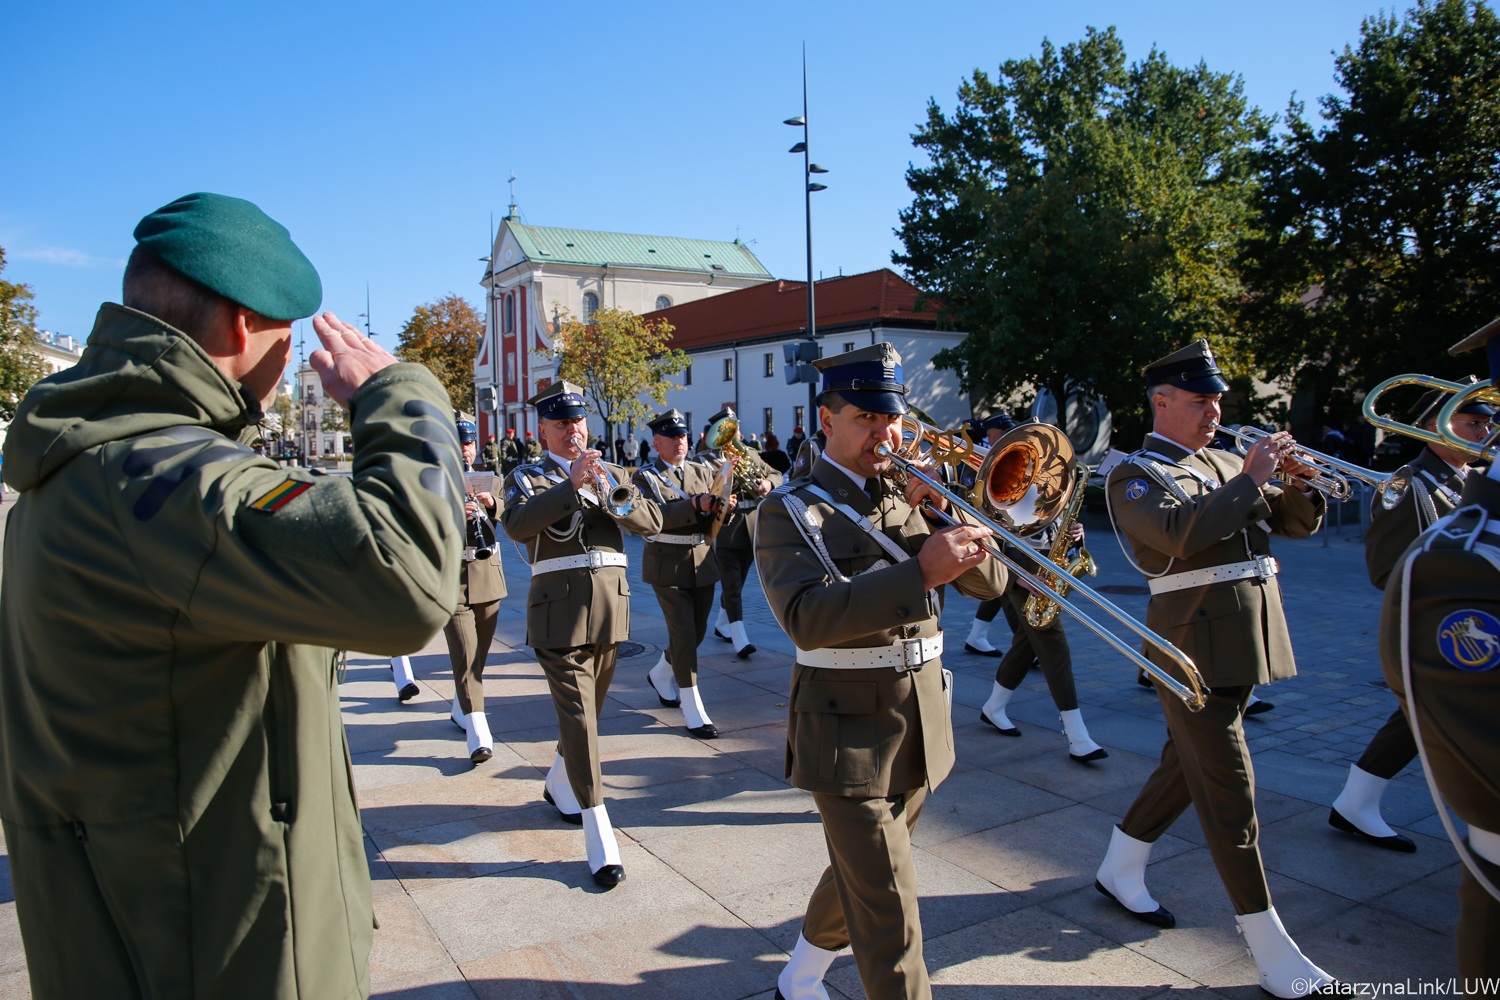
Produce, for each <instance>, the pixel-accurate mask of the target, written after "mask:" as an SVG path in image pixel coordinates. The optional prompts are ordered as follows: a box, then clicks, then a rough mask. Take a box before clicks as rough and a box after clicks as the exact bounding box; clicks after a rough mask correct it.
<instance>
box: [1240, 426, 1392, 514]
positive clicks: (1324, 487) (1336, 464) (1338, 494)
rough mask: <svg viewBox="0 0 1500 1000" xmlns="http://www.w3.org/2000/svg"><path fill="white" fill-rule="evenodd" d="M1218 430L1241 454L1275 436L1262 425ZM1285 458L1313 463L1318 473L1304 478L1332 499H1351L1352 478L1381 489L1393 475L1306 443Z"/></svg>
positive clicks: (1352, 489)
mask: <svg viewBox="0 0 1500 1000" xmlns="http://www.w3.org/2000/svg"><path fill="white" fill-rule="evenodd" d="M1214 430H1215V431H1216V432H1218V433H1220V434H1227V435H1229V436H1230V437H1232V438H1234V440H1235V451H1237V452H1239V453H1240V454H1241V455H1243V454H1245V452H1247V451H1249V450H1250V448H1252V447H1253V446H1254V445H1255V444H1257V443H1258V442H1260V441H1261V440H1263V439H1264V438H1268V437H1270V436H1271V433H1270V431H1263V430H1261V429H1260V428H1259V427H1250V426H1248V425H1247V426H1244V427H1240V428H1238V429H1236V428H1233V427H1225V426H1223V425H1222V424H1215V425H1214ZM1282 457H1283V458H1286V457H1291V458H1294V459H1296V460H1297V461H1299V462H1301V463H1302V464H1303V465H1308V466H1311V467H1312V468H1313V469H1314V470H1316V475H1314V476H1312V477H1311V478H1309V479H1306V480H1304V482H1306V483H1307V485H1308V486H1311V487H1312V488H1313V489H1315V490H1317V491H1318V492H1319V493H1322V494H1323V495H1324V496H1326V497H1328V499H1330V500H1348V499H1349V498H1350V497H1352V496H1354V487H1353V486H1351V485H1349V480H1351V479H1357V480H1359V481H1360V482H1362V483H1365V484H1367V485H1370V486H1374V487H1376V488H1377V489H1378V488H1379V487H1380V486H1381V485H1382V484H1384V483H1385V481H1386V480H1387V479H1389V478H1390V476H1389V475H1387V474H1384V473H1380V472H1376V471H1374V470H1373V469H1367V468H1365V467H1364V466H1362V465H1355V464H1354V463H1353V462H1346V461H1344V460H1343V459H1341V458H1334V457H1333V456H1332V455H1326V454H1324V453H1323V452H1321V451H1314V450H1313V449H1311V448H1308V447H1307V446H1305V445H1300V444H1299V445H1296V446H1295V447H1293V448H1290V449H1288V450H1287V451H1286V452H1284V453H1283V455H1282Z"/></svg>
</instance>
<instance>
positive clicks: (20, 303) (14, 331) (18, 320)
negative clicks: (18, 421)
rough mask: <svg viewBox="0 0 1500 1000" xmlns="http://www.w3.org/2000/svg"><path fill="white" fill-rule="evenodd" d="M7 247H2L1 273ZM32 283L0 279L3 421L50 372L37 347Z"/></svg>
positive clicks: (0, 408) (0, 416) (0, 405)
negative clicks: (23, 283) (27, 392)
mask: <svg viewBox="0 0 1500 1000" xmlns="http://www.w3.org/2000/svg"><path fill="white" fill-rule="evenodd" d="M4 271H5V248H4V247H0V273H4ZM31 303H32V292H31V286H30V285H18V284H15V283H13V282H9V281H6V280H4V279H3V278H0V420H13V419H15V416H16V407H17V406H18V405H20V402H21V397H22V396H24V395H26V390H27V389H30V388H31V387H32V386H33V385H35V384H36V383H37V380H38V379H41V378H43V377H44V376H46V374H47V371H48V369H47V362H46V360H45V359H44V358H43V357H42V352H41V351H39V350H37V347H36V320H37V311H36V306H34V305H32V304H31Z"/></svg>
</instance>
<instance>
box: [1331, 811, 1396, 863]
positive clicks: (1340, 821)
mask: <svg viewBox="0 0 1500 1000" xmlns="http://www.w3.org/2000/svg"><path fill="white" fill-rule="evenodd" d="M1328 825H1329V826H1331V827H1333V828H1334V829H1335V830H1343V831H1344V832H1345V833H1352V834H1354V835H1355V836H1356V837H1363V838H1364V839H1365V840H1368V841H1369V842H1370V843H1372V844H1374V845H1375V846H1376V847H1384V848H1385V849H1386V850H1388V851H1400V852H1401V853H1402V854H1415V853H1416V851H1417V845H1416V844H1415V843H1414V842H1413V841H1412V839H1411V838H1410V837H1403V836H1401V834H1399V833H1398V834H1395V835H1394V836H1390V837H1376V836H1374V835H1373V834H1369V833H1365V831H1363V830H1361V829H1360V828H1359V827H1357V826H1355V825H1354V824H1353V823H1351V822H1349V821H1348V820H1347V819H1345V818H1344V815H1343V813H1341V812H1339V811H1338V810H1337V809H1330V810H1328Z"/></svg>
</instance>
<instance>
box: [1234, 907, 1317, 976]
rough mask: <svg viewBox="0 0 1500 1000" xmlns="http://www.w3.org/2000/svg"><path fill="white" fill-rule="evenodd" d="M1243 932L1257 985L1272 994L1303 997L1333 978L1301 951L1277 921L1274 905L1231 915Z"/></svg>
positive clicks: (1278, 919)
mask: <svg viewBox="0 0 1500 1000" xmlns="http://www.w3.org/2000/svg"><path fill="white" fill-rule="evenodd" d="M1234 920H1235V923H1236V924H1237V925H1238V926H1239V931H1240V933H1241V934H1243V935H1244V936H1245V946H1246V947H1247V948H1249V949H1250V957H1251V958H1253V959H1255V967H1256V968H1257V969H1258V970H1259V971H1260V986H1261V989H1263V990H1265V991H1266V992H1267V993H1269V994H1271V995H1272V996H1274V997H1287V998H1291V997H1305V996H1307V995H1308V994H1309V993H1311V992H1313V991H1314V990H1316V989H1319V988H1321V987H1323V986H1325V985H1327V984H1328V983H1331V982H1333V977H1332V976H1330V975H1329V974H1328V973H1326V972H1324V971H1323V970H1322V969H1320V968H1318V967H1317V966H1316V965H1314V964H1312V962H1310V961H1308V959H1307V956H1306V955H1304V954H1302V949H1300V948H1298V947H1297V942H1295V941H1293V940H1292V936H1291V935H1290V934H1288V933H1287V932H1286V928H1285V927H1283V926H1282V925H1281V918H1280V917H1278V916H1277V915H1276V907H1274V906H1273V907H1271V908H1270V909H1269V910H1262V911H1260V912H1259V913H1247V914H1245V915H1244V916H1242V917H1240V916H1237V917H1235V918H1234Z"/></svg>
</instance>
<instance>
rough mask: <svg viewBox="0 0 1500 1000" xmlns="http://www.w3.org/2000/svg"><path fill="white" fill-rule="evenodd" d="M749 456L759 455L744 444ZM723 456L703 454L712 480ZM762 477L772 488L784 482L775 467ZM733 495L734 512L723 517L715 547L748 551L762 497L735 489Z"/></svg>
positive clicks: (755, 456)
mask: <svg viewBox="0 0 1500 1000" xmlns="http://www.w3.org/2000/svg"><path fill="white" fill-rule="evenodd" d="M746 447H747V449H748V450H749V452H750V454H751V456H753V457H754V458H755V459H757V460H759V458H760V455H759V454H758V453H757V452H756V450H755V449H754V448H750V447H749V446H748V445H747V446H746ZM724 461H725V459H724V457H723V456H722V455H720V454H719V453H718V452H709V453H708V454H706V455H704V456H703V464H704V467H705V468H707V469H708V471H709V479H710V480H712V479H713V476H714V474H715V473H717V472H718V471H719V468H720V467H721V466H722V465H723V464H724ZM760 478H762V479H768V480H770V482H771V486H772V488H775V487H777V486H780V485H781V484H782V483H784V482H786V477H785V476H783V475H782V474H781V473H779V472H777V471H776V470H775V469H766V470H765V475H763V476H761V477H760ZM735 496H736V497H738V498H739V503H738V504H737V505H736V506H735V508H734V513H732V514H730V515H729V516H728V517H727V518H725V519H724V527H723V528H721V529H720V530H719V537H718V538H717V539H716V540H715V542H714V547H715V548H716V549H743V550H744V551H746V552H748V551H750V549H751V548H752V546H753V541H752V535H753V534H754V531H755V528H754V516H753V515H754V514H755V511H756V509H757V508H759V507H760V504H761V501H762V500H763V499H764V497H762V496H761V495H760V494H758V493H751V492H744V491H736V493H735Z"/></svg>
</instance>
